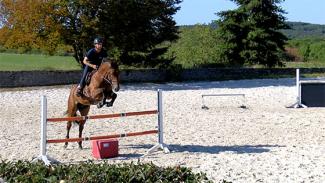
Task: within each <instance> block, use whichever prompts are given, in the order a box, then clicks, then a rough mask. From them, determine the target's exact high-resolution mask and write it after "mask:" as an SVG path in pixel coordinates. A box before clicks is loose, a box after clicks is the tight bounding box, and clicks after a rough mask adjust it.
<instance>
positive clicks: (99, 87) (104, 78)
mask: <svg viewBox="0 0 325 183" xmlns="http://www.w3.org/2000/svg"><path fill="white" fill-rule="evenodd" d="M119 89H120V85H119V69H118V65H117V64H116V63H115V62H113V61H112V60H108V59H104V60H103V61H102V63H101V65H100V67H99V68H98V70H97V71H95V73H94V74H93V75H92V77H91V79H90V82H89V84H88V85H87V86H86V87H85V88H84V90H83V95H82V96H80V97H79V96H77V92H76V91H77V86H76V85H74V86H72V88H71V90H70V95H69V99H68V110H67V116H68V117H74V116H77V111H79V112H80V115H81V116H87V115H88V112H89V109H90V105H97V107H98V108H100V107H102V106H103V105H105V104H106V105H107V107H110V106H112V105H113V103H114V101H115V99H116V97H117V95H116V94H115V93H114V92H117V91H118V90H119ZM106 99H109V100H110V101H109V102H106ZM72 122H73V121H68V123H67V136H66V138H67V139H68V138H69V132H70V128H71V125H72ZM77 123H78V124H79V138H81V137H82V130H83V128H84V125H85V123H86V120H82V121H78V122H77ZM78 143H79V148H80V149H82V141H80V142H78ZM67 146H68V142H66V143H65V145H64V147H65V148H66V147H67Z"/></svg>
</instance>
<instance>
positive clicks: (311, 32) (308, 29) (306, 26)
mask: <svg viewBox="0 0 325 183" xmlns="http://www.w3.org/2000/svg"><path fill="white" fill-rule="evenodd" d="M287 24H288V25H289V26H290V27H291V29H287V30H281V31H282V32H283V33H284V34H285V35H286V36H287V37H288V38H289V39H300V38H307V37H309V38H310V37H314V38H325V25H320V24H311V23H305V22H287ZM193 26H194V25H183V26H180V27H187V28H190V27H193ZM206 26H210V27H212V28H218V25H217V23H216V21H214V22H211V23H210V24H208V25H206Z"/></svg>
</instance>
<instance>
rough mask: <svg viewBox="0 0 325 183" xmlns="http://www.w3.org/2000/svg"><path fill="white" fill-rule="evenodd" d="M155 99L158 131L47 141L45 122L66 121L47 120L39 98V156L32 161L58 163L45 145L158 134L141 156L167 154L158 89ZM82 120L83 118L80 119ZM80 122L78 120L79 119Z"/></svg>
mask: <svg viewBox="0 0 325 183" xmlns="http://www.w3.org/2000/svg"><path fill="white" fill-rule="evenodd" d="M157 98H158V104H157V105H158V106H157V107H158V111H156V112H157V114H158V130H150V131H145V132H134V133H125V134H116V135H108V136H98V137H85V138H74V139H70V140H69V139H54V140H47V121H52V122H57V121H66V120H67V118H49V119H48V118H47V99H46V97H45V96H42V98H41V120H40V121H41V125H40V126H41V129H40V130H41V139H40V147H41V148H40V155H39V156H38V157H37V158H35V159H34V160H33V161H37V160H41V161H43V162H44V164H45V165H50V164H51V163H53V162H58V161H57V160H55V159H54V158H51V157H49V156H48V155H47V152H46V146H47V143H61V142H78V141H86V140H95V139H108V138H118V137H127V136H139V135H146V134H154V133H157V134H158V143H157V144H156V145H155V146H153V147H152V148H150V149H149V150H148V152H147V154H145V155H143V156H146V155H148V154H150V153H152V152H154V151H157V150H163V151H164V152H165V153H169V152H170V151H169V149H168V146H167V145H166V144H165V143H164V140H163V133H164V132H163V103H162V90H161V89H158V91H157ZM154 112H155V111H144V112H133V113H126V114H127V115H125V114H124V113H123V114H118V115H116V114H113V115H101V116H100V117H99V118H105V117H106V118H115V117H125V116H135V115H141V114H155V113H154ZM85 118H86V119H98V117H96V116H95V117H93V118H92V117H87V116H86V117H85ZM81 119H83V117H81ZM79 120H80V119H79Z"/></svg>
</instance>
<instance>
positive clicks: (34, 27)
mask: <svg viewBox="0 0 325 183" xmlns="http://www.w3.org/2000/svg"><path fill="white" fill-rule="evenodd" d="M181 1H182V0H141V1H139V0H46V1H44V0H29V1H24V0H15V1H12V0H0V21H1V24H3V25H4V27H3V28H1V29H0V35H6V38H5V40H3V42H6V44H7V45H8V46H14V47H28V46H30V45H33V46H36V47H37V46H39V47H45V48H47V50H48V51H49V52H51V51H52V52H53V51H54V50H55V48H56V47H57V46H58V45H59V44H60V43H64V44H68V45H71V46H72V47H73V49H74V52H75V55H74V57H75V59H76V61H78V62H81V61H82V60H83V57H84V54H85V52H86V51H87V50H88V49H89V48H90V47H92V41H93V39H94V38H95V37H98V36H99V37H104V38H105V40H106V41H105V43H104V44H105V45H104V46H105V47H106V48H108V49H109V50H110V51H111V56H112V57H115V58H117V59H119V60H120V61H121V62H122V63H124V64H133V63H138V64H153V65H156V64H159V62H160V61H161V60H160V59H159V57H160V56H161V55H163V53H165V52H166V51H167V47H162V46H161V45H162V44H161V43H163V42H165V41H174V40H176V39H177V38H178V36H177V33H178V30H177V27H176V22H175V21H174V20H173V17H172V15H174V14H175V13H176V11H177V10H178V9H179V7H178V6H177V5H178V4H179V3H180V2H181ZM0 41H2V40H0ZM20 42H22V43H20ZM9 43H10V44H9ZM0 44H1V42H0ZM159 45H160V46H159Z"/></svg>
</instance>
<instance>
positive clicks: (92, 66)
mask: <svg viewBox="0 0 325 183" xmlns="http://www.w3.org/2000/svg"><path fill="white" fill-rule="evenodd" d="M83 63H84V64H85V65H88V66H89V67H91V68H93V69H97V66H96V65H95V64H91V63H90V62H89V60H88V58H87V57H85V58H84V60H83Z"/></svg>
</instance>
